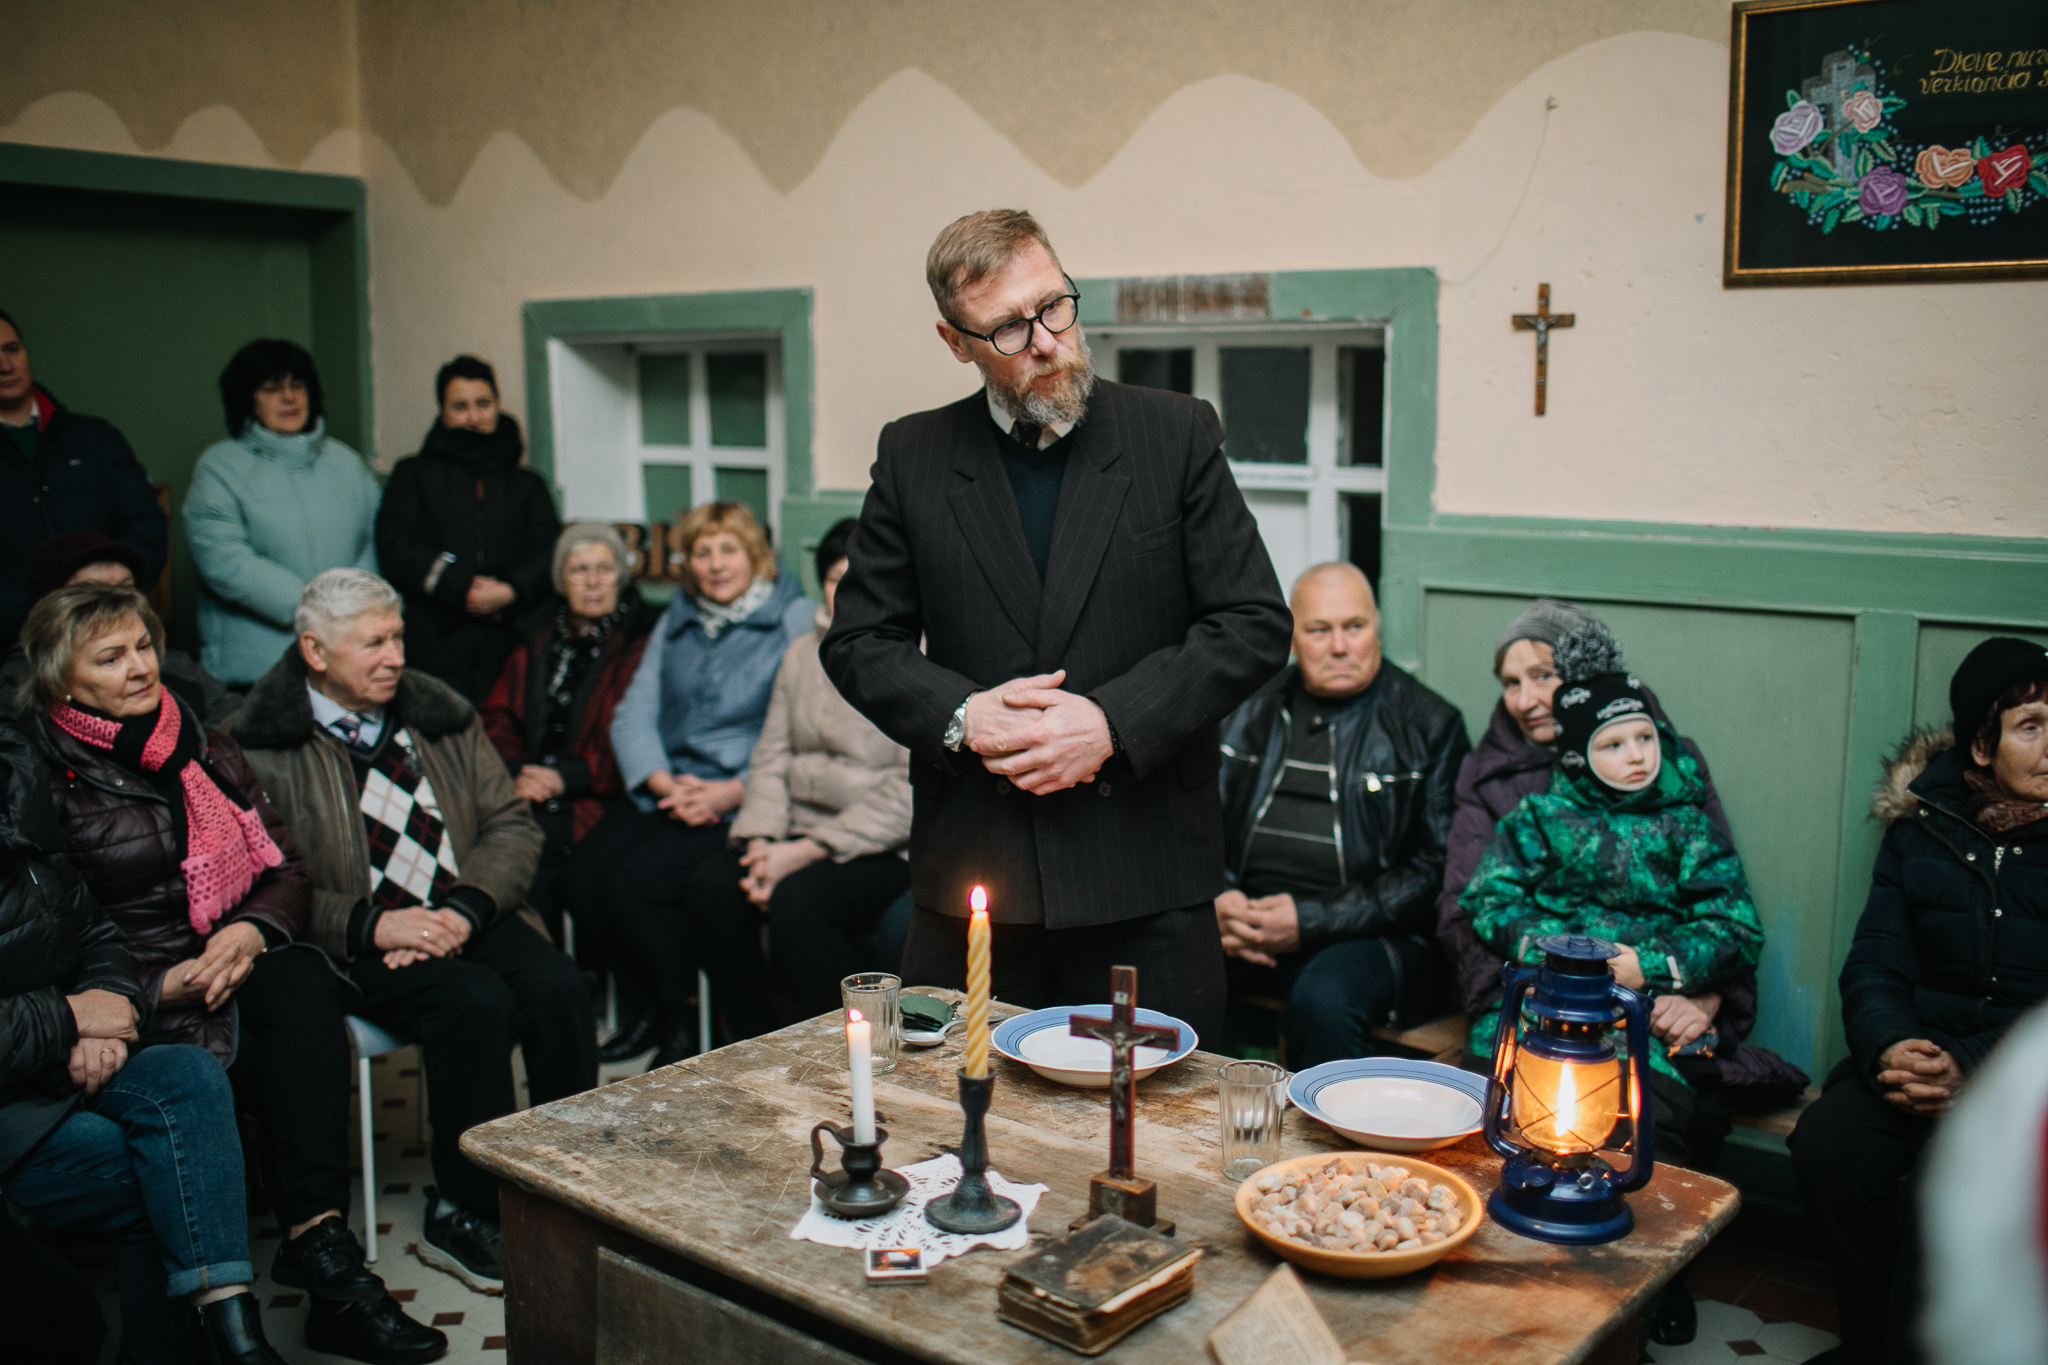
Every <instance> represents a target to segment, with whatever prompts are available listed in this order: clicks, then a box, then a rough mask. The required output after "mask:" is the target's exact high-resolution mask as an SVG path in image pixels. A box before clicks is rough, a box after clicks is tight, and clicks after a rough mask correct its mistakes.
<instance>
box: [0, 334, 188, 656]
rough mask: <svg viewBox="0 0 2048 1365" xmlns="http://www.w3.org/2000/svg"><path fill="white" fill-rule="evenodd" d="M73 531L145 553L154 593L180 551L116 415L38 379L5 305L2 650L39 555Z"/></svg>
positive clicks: (0, 386)
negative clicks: (79, 406)
mask: <svg viewBox="0 0 2048 1365" xmlns="http://www.w3.org/2000/svg"><path fill="white" fill-rule="evenodd" d="M66 531H98V532H100V533H102V534H103V535H107V536H110V537H112V538H113V539H115V540H117V541H119V542H120V543H121V544H123V545H125V546H127V547H128V548H129V549H131V550H133V551H135V553H136V555H137V556H138V557H139V558H140V560H141V562H142V563H141V577H140V579H139V580H138V582H137V586H138V587H140V588H141V589H142V590H143V591H144V592H148V591H149V585H150V584H152V583H154V582H156V576H157V575H158V574H160V573H162V572H163V568H164V561H165V559H166V558H167V557H168V555H169V554H170V536H171V520H170V518H169V517H167V516H165V515H164V509H163V508H161V507H159V506H157V501H156V490H155V489H153V488H151V487H150V484H149V475H148V474H146V473H144V472H143V469H142V464H141V462H140V461H138V460H137V459H136V458H135V452H134V451H133V450H130V449H129V448H128V442H127V441H126V440H124V439H122V436H121V433H120V432H118V431H116V430H115V429H114V426H113V424H112V423H111V422H108V421H105V420H104V419H102V418H98V417H87V416H85V415H83V414H81V413H76V412H73V411H71V410H70V409H69V408H67V407H65V406H64V405H63V404H62V403H59V402H58V401H57V400H56V399H54V398H52V397H51V396H50V391H49V390H48V389H45V388H43V387H41V386H40V385H38V384H37V383H36V377H35V373H34V371H32V370H31V369H30V368H29V363H28V347H27V346H25V345H24V344H23V343H22V340H21V329H20V328H18V327H16V326H15V325H14V319H13V318H11V317H9V316H8V315H7V314H6V312H4V311H0V650H4V649H5V648H6V647H7V646H8V645H11V644H13V643H14V638H15V637H16V636H17V635H19V634H20V633H21V623H22V622H23V621H24V620H26V619H27V617H28V609H29V607H30V606H31V605H32V603H33V599H32V598H31V596H30V594H29V586H28V557H29V552H30V551H31V550H33V549H35V548H36V546H38V545H40V544H42V543H43V542H44V541H46V540H48V539H49V538H50V537H51V536H55V535H61V534H63V533H64V532H66Z"/></svg>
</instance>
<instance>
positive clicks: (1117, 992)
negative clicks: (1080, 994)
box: [1067, 967, 1180, 1237]
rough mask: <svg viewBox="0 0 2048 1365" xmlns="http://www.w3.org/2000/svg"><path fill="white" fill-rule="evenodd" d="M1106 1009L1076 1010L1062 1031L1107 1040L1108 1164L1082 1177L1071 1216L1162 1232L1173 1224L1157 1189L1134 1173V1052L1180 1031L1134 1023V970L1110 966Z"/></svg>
mask: <svg viewBox="0 0 2048 1365" xmlns="http://www.w3.org/2000/svg"><path fill="white" fill-rule="evenodd" d="M1109 997H1110V1014H1109V1018H1107V1019H1104V1018H1101V1017H1099V1016H1095V1015H1085V1014H1076V1015H1073V1016H1072V1017H1070V1018H1069V1019H1068V1020H1067V1031H1068V1032H1069V1033H1071V1034H1073V1035H1074V1036H1075V1037H1076V1038H1100V1039H1101V1040H1102V1041H1103V1042H1105V1043H1108V1044H1109V1169H1108V1170H1106V1171H1104V1172H1103V1173H1102V1174H1100V1175H1097V1176H1091V1177H1089V1180H1088V1213H1087V1216H1086V1217H1083V1218H1077V1219H1075V1220H1074V1223H1073V1226H1074V1227H1076V1228H1079V1227H1081V1226H1083V1225H1084V1224H1086V1223H1089V1222H1092V1221H1094V1220H1095V1219H1097V1218H1100V1217H1101V1216H1102V1215H1103V1214H1105V1213H1113V1214H1116V1215H1117V1216H1118V1217H1120V1218H1125V1219H1128V1220H1129V1221H1131V1222H1133V1223H1136V1224H1137V1225H1138V1226H1139V1227H1146V1228H1151V1229H1152V1230H1153V1231H1155V1232H1161V1233H1164V1234H1166V1235H1167V1236H1168V1237H1171V1236H1172V1235H1173V1224H1172V1223H1163V1222H1160V1221H1159V1218H1158V1207H1159V1190H1158V1187H1157V1186H1155V1185H1154V1184H1153V1183H1152V1182H1151V1181H1149V1180H1141V1179H1139V1178H1138V1173H1137V1168H1136V1163H1135V1158H1134V1155H1133V1151H1132V1146H1133V1144H1132V1140H1131V1130H1132V1128H1133V1127H1134V1126H1135V1124H1136V1122H1137V1117H1136V1115H1137V1103H1138V1072H1137V1067H1136V1064H1135V1057H1134V1054H1135V1053H1136V1052H1137V1050H1138V1048H1139V1047H1140V1046H1146V1047H1163V1048H1165V1049H1167V1050H1168V1051H1169V1052H1171V1051H1173V1050H1175V1049H1177V1048H1178V1047H1179V1046H1180V1030H1178V1029H1176V1028H1174V1027H1173V1026H1172V1025H1170V1024H1141V1023H1139V1022H1138V969H1137V968H1136V967H1112V968H1110V972H1109Z"/></svg>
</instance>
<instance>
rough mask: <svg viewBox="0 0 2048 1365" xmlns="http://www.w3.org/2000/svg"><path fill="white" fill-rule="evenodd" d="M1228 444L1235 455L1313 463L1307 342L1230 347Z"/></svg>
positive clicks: (1223, 354) (1224, 353)
mask: <svg viewBox="0 0 2048 1365" xmlns="http://www.w3.org/2000/svg"><path fill="white" fill-rule="evenodd" d="M1219 358H1220V360H1221V362H1222V371H1223V372H1222V380H1223V431H1224V437H1225V441H1226V442H1227V444H1226V445H1225V446H1224V449H1225V450H1226V451H1227V452H1228V453H1229V455H1230V458H1231V459H1233V460H1246V461H1252V462H1255V463H1258V464H1307V463H1308V347H1306V346H1225V347H1223V348H1222V349H1221V351H1220V352H1219Z"/></svg>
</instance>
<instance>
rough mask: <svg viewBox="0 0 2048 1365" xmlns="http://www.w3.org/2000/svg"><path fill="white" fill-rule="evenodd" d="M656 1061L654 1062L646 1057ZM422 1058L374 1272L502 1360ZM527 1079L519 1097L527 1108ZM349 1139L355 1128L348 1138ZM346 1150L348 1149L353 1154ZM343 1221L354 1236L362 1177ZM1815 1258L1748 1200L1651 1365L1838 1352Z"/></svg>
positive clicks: (319, 1357)
mask: <svg viewBox="0 0 2048 1365" xmlns="http://www.w3.org/2000/svg"><path fill="white" fill-rule="evenodd" d="M650 1055H651V1054H650ZM647 1061H648V1058H646V1057H641V1058H636V1059H634V1060H632V1061H629V1062H623V1063H620V1064H618V1065H616V1066H608V1067H606V1068H604V1070H603V1072H602V1073H601V1075H600V1077H599V1079H600V1080H601V1081H602V1082H603V1083H605V1084H610V1083H611V1082H612V1081H615V1080H619V1079H622V1078H624V1077H627V1076H634V1075H638V1074H639V1073H640V1072H641V1071H642V1070H643V1069H645V1067H646V1064H647ZM418 1067H419V1058H418V1054H417V1052H416V1051H415V1050H414V1049H412V1048H405V1049H402V1050H400V1051H398V1052H394V1053H391V1054H390V1055H389V1056H385V1057H379V1058H376V1059H374V1060H373V1061H372V1063H371V1068H370V1082H371V1090H372V1092H373V1098H374V1099H375V1101H376V1104H377V1146H376V1152H377V1183H378V1185H379V1186H381V1187H382V1191H383V1192H382V1193H381V1194H380V1195H379V1197H378V1201H377V1215H378V1253H379V1254H378V1259H377V1264H376V1265H375V1266H374V1267H373V1269H375V1270H376V1272H377V1273H378V1274H379V1275H381V1276H382V1277H383V1278H384V1282H385V1284H387V1285H388V1286H390V1288H391V1291H392V1293H393V1295H394V1296H396V1297H397V1298H398V1299H399V1300H400V1301H401V1302H403V1303H404V1304H405V1307H406V1310H407V1311H408V1312H409V1313H411V1314H412V1315H413V1317H415V1318H417V1319H419V1320H420V1321H422V1322H429V1323H432V1324H433V1325H435V1326H437V1327H439V1328H440V1329H441V1330H442V1331H444V1332H446V1333H447V1334H448V1354H447V1355H446V1356H445V1357H444V1359H446V1360H449V1361H503V1360H504V1359H505V1336H504V1333H505V1305H504V1300H503V1299H501V1298H496V1297H492V1296H488V1295H484V1294H478V1293H475V1292H473V1291H471V1290H470V1289H469V1288H468V1287H467V1286H465V1285H464V1284H463V1283H462V1282H461V1281H460V1280H457V1279H455V1278H454V1277H453V1276H451V1275H447V1274H444V1273H442V1272H441V1271H438V1270H435V1269H433V1268H432V1267H430V1266H427V1265H425V1264H423V1263H422V1262H421V1261H420V1260H419V1259H418V1258H417V1257H415V1256H414V1255H412V1254H411V1252H410V1251H409V1250H408V1248H410V1247H411V1246H412V1245H413V1244H414V1243H416V1242H417V1241H418V1240H419V1236H420V1228H421V1224H422V1222H423V1220H424V1217H425V1213H426V1196H425V1194H424V1193H423V1191H424V1190H425V1188H426V1186H427V1185H428V1184H429V1183H431V1182H432V1180H433V1170H432V1168H431V1166H430V1165H429V1163H428V1161H427V1152H426V1144H425V1136H424V1135H425V1131H426V1130H425V1123H424V1119H423V1117H422V1116H420V1115H417V1114H416V1112H415V1106H416V1105H417V1103H418V1096H419V1079H418V1076H419V1072H418ZM524 1089H525V1086H524V1078H523V1077H522V1078H521V1085H520V1090H521V1099H522V1101H523V1100H524V1097H525V1096H524ZM351 1131H353V1129H352V1130H351ZM352 1145H353V1144H352ZM353 1199H354V1201H355V1202H353V1203H352V1204H351V1205H350V1207H349V1221H350V1224H351V1226H354V1227H356V1228H357V1229H358V1231H359V1232H360V1227H361V1223H362V1202H361V1201H362V1190H361V1178H360V1175H359V1176H358V1178H357V1182H356V1188H355V1190H354V1192H353ZM249 1236H250V1248H251V1251H252V1253H253V1256H254V1259H255V1262H256V1266H257V1275H258V1278H257V1282H256V1288H257V1291H258V1293H259V1294H260V1295H261V1296H262V1298H263V1301H264V1314H263V1327H264V1332H265V1334H266V1335H267V1336H268V1337H269V1338H270V1343H271V1345H272V1346H274V1347H276V1348H277V1350H278V1353H279V1354H280V1355H282V1356H284V1358H285V1359H286V1360H289V1361H291V1362H292V1363H293V1365H329V1362H339V1361H340V1360H341V1357H339V1356H330V1355H323V1354H320V1353H318V1352H315V1351H310V1350H308V1349H307V1348H306V1345H305V1338H304V1335H303V1329H304V1322H305V1316H306V1310H305V1305H304V1301H303V1297H302V1296H301V1295H300V1294H298V1293H297V1292H296V1291H292V1290H286V1289H281V1288H280V1287H278V1286H277V1285H274V1284H272V1283H270V1281H269V1274H268V1272H269V1269H270V1261H271V1258H272V1257H273V1256H274V1255H275V1254H276V1251H277V1244H278V1232H277V1230H276V1228H275V1226H274V1225H272V1224H270V1222H269V1220H268V1219H267V1218H265V1219H254V1220H251V1222H250V1225H249ZM1802 1252H1805V1253H1807V1254H1810V1239H1809V1237H1808V1235H1807V1233H1806V1231H1805V1229H1804V1227H1803V1225H1802V1223H1801V1221H1800V1220H1799V1219H1798V1218H1797V1217H1796V1216H1793V1215H1790V1214H1787V1213H1783V1212H1781V1211H1777V1210H1773V1209H1771V1208H1768V1207H1766V1206H1764V1205H1761V1204H1759V1203H1757V1202H1755V1201H1752V1202H1751V1203H1750V1204H1748V1205H1745V1207H1744V1209H1743V1211H1742V1213H1741V1215H1740V1216H1738V1217H1737V1218H1736V1220H1735V1222H1734V1223H1733V1224H1731V1225H1730V1226H1729V1227H1728V1228H1727V1229H1726V1230H1725V1231H1724V1232H1723V1233H1722V1234H1721V1236H1720V1237H1718V1238H1717V1239H1715V1241H1714V1244H1713V1245H1712V1246H1710V1247H1708V1248H1707V1250H1706V1251H1704V1252H1703V1253H1701V1255H1700V1258H1699V1260H1698V1261H1697V1262H1695V1263H1694V1266H1693V1271H1692V1275H1691V1277H1690V1283H1691V1287H1692V1291H1693V1295H1694V1297H1695V1298H1696V1299H1698V1300H1699V1316H1700V1330H1699V1335H1698V1337H1697V1338H1696V1339H1695V1340H1694V1341H1693V1342H1692V1343H1690V1344H1689V1345H1685V1346H1656V1345H1652V1346H1651V1347H1650V1348H1649V1353H1650V1357H1649V1358H1650V1359H1651V1360H1653V1361H1655V1362H1657V1365H1707V1362H1715V1365H1720V1363H1721V1362H1737V1361H1742V1362H1747V1363H1748V1365H1797V1363H1798V1362H1802V1361H1805V1360H1807V1359H1808V1358H1809V1357H1812V1356H1814V1355H1817V1354H1819V1353H1820V1352H1822V1351H1824V1350H1827V1349H1828V1348H1829V1347H1831V1346H1833V1345H1835V1344H1836V1338H1835V1336H1834V1329H1835V1302H1834V1298H1833V1296H1832V1295H1830V1294H1829V1293H1828V1292H1827V1288H1826V1286H1827V1280H1826V1276H1825V1273H1824V1271H1823V1270H1822V1268H1821V1267H1820V1266H1819V1265H1818V1264H1816V1263H1815V1262H1814V1261H1813V1260H1810V1259H1802ZM95 1278H96V1281H97V1282H98V1283H99V1285H100V1290H101V1302H102V1303H103V1305H104V1306H105V1308H106V1313H107V1321H108V1323H109V1325H110V1327H112V1328H113V1330H111V1331H110V1332H109V1333H108V1339H107V1347H106V1350H105V1351H104V1352H103V1353H102V1356H101V1360H102V1362H103V1365H113V1361H114V1358H115V1348H116V1345H117V1343H118V1339H119V1327H118V1308H119V1304H118V1300H117V1299H116V1298H115V1295H114V1282H113V1266H112V1263H111V1258H107V1259H106V1260H104V1261H102V1263H101V1264H100V1265H99V1266H98V1267H97V1268H96V1271H95Z"/></svg>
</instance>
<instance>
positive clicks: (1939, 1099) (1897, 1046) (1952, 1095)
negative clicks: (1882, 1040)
mask: <svg viewBox="0 0 2048 1365" xmlns="http://www.w3.org/2000/svg"><path fill="white" fill-rule="evenodd" d="M1965 1079H1966V1077H1964V1075H1963V1069H1962V1067H1960V1066H1958V1065H1957V1064H1956V1059H1955V1058H1954V1057H1953V1056H1951V1055H1950V1054H1949V1053H1948V1051H1947V1050H1946V1049H1944V1048H1940V1047H1936V1046H1935V1045H1934V1044H1933V1043H1930V1042H1928V1041H1927V1040H1926V1039H1925V1038H1908V1039H1907V1040H1906V1041H1905V1042H1903V1043H1893V1044H1892V1045H1891V1046H1890V1047H1888V1048H1886V1049H1885V1050H1884V1056H1882V1057H1881V1058H1879V1059H1878V1073H1877V1083H1878V1084H1879V1085H1881V1086H1883V1087H1884V1088H1885V1089H1884V1097H1885V1099H1887V1100H1889V1101H1890V1102H1891V1103H1893V1104H1895V1105H1897V1106H1898V1107H1899V1108H1901V1109H1903V1110H1905V1111H1906V1112H1907V1113H1909V1114H1920V1115H1923V1116H1931V1115H1934V1114H1939V1113H1940V1112H1941V1111H1942V1110H1944V1109H1946V1108H1948V1107H1949V1106H1950V1105H1952V1104H1954V1103H1955V1102H1956V1096H1957V1095H1960V1094H1961V1093H1962V1091H1963V1082H1964V1080H1965Z"/></svg>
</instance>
